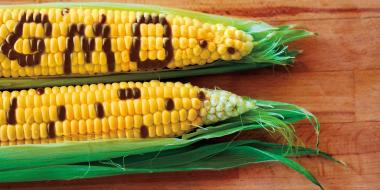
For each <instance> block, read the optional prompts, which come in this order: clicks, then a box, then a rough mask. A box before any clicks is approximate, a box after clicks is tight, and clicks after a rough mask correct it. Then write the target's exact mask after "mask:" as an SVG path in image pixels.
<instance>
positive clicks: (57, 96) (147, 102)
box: [0, 81, 255, 142]
mask: <svg viewBox="0 0 380 190" xmlns="http://www.w3.org/2000/svg"><path fill="white" fill-rule="evenodd" d="M254 106H255V105H254V103H253V102H252V101H243V99H242V98H241V97H239V96H237V95H234V94H232V93H230V92H226V91H222V90H210V89H205V88H199V87H197V86H192V85H191V84H189V83H187V84H182V83H180V82H176V83H172V82H166V83H164V82H159V81H151V82H144V83H141V82H136V83H134V82H121V83H113V84H91V85H84V86H68V87H66V86H62V87H52V88H49V87H46V88H38V89H30V90H21V91H12V92H8V91H3V92H1V97H0V141H1V142H5V141H16V140H39V139H49V138H55V137H68V138H71V137H76V136H81V135H82V136H85V135H97V136H99V135H113V136H115V135H117V136H119V137H126V138H147V137H152V138H153V137H173V136H180V135H182V134H184V133H186V132H189V131H190V130H192V129H194V128H197V127H199V126H202V125H204V124H212V123H215V122H218V121H222V120H225V119H227V118H229V117H234V116H237V115H238V114H240V113H244V112H245V111H247V110H249V109H252V108H254Z"/></svg>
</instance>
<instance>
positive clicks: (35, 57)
mask: <svg viewBox="0 0 380 190" xmlns="http://www.w3.org/2000/svg"><path fill="white" fill-rule="evenodd" d="M40 60H41V54H39V53H35V54H33V63H34V65H38V64H39V63H40Z"/></svg>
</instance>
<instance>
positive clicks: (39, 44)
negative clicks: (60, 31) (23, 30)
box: [37, 39, 45, 53]
mask: <svg viewBox="0 0 380 190" xmlns="http://www.w3.org/2000/svg"><path fill="white" fill-rule="evenodd" d="M37 51H38V52H40V53H42V52H44V51H45V43H44V40H42V39H39V40H38V41H37Z"/></svg>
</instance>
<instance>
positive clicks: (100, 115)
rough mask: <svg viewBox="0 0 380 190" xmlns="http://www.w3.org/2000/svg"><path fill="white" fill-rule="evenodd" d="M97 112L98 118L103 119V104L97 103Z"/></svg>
mask: <svg viewBox="0 0 380 190" xmlns="http://www.w3.org/2000/svg"><path fill="white" fill-rule="evenodd" d="M95 112H96V117H98V118H103V117H104V108H103V104H101V103H99V102H97V103H95Z"/></svg>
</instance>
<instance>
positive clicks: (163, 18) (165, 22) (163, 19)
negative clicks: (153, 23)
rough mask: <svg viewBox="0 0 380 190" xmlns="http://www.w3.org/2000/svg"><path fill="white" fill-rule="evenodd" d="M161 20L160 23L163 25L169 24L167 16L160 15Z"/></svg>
mask: <svg viewBox="0 0 380 190" xmlns="http://www.w3.org/2000/svg"><path fill="white" fill-rule="evenodd" d="M159 22H160V24H162V25H168V21H167V20H166V18H165V17H162V16H160V18H159Z"/></svg>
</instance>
